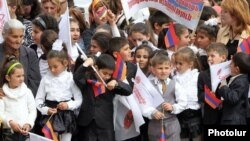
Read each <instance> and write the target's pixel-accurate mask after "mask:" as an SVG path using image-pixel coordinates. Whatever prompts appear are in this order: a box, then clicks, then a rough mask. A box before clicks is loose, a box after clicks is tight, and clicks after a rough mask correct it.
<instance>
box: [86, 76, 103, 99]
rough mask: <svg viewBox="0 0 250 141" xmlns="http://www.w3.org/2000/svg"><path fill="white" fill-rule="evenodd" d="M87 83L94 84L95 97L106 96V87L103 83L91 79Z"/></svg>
mask: <svg viewBox="0 0 250 141" xmlns="http://www.w3.org/2000/svg"><path fill="white" fill-rule="evenodd" d="M87 82H88V83H90V84H92V89H93V91H94V95H95V97H97V96H99V95H101V94H104V93H105V92H106V89H105V86H104V85H103V84H102V83H101V82H98V81H96V80H91V79H88V80H87Z"/></svg>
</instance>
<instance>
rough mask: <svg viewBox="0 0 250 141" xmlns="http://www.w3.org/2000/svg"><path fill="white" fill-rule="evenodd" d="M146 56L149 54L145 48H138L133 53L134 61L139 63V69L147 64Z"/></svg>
mask: <svg viewBox="0 0 250 141" xmlns="http://www.w3.org/2000/svg"><path fill="white" fill-rule="evenodd" d="M148 58H149V54H148V51H146V50H145V49H138V50H137V51H136V54H135V61H136V63H139V66H140V68H141V69H144V68H146V67H147V66H148Z"/></svg>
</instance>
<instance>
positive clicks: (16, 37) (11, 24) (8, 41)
mask: <svg viewBox="0 0 250 141" xmlns="http://www.w3.org/2000/svg"><path fill="white" fill-rule="evenodd" d="M24 30H25V26H24V25H23V24H22V23H21V22H20V21H18V20H16V19H11V20H9V21H7V22H5V24H4V27H3V31H2V36H3V39H4V41H3V43H1V44H0V66H2V65H3V62H4V60H5V59H6V57H7V56H9V55H14V56H15V57H16V58H17V59H18V61H20V63H21V64H22V65H23V68H24V72H25V76H24V82H25V84H26V85H27V86H28V87H29V88H30V89H31V91H32V93H33V95H34V96H35V94H36V92H37V89H38V86H39V83H40V80H41V76H40V73H39V66H38V58H37V56H36V53H35V52H34V50H32V49H30V48H27V47H24V46H23V45H22V41H23V37H24Z"/></svg>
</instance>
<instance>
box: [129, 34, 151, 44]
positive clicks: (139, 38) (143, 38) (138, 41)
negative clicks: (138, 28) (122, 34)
mask: <svg viewBox="0 0 250 141" xmlns="http://www.w3.org/2000/svg"><path fill="white" fill-rule="evenodd" d="M149 38H150V37H149V36H147V35H144V34H142V33H140V32H132V33H131V39H132V42H133V44H134V45H135V46H139V45H140V44H141V43H142V41H148V40H149Z"/></svg>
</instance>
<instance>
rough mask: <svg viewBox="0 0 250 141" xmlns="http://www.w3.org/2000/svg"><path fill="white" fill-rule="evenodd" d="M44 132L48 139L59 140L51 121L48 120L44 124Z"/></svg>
mask: <svg viewBox="0 0 250 141" xmlns="http://www.w3.org/2000/svg"><path fill="white" fill-rule="evenodd" d="M42 132H43V133H44V135H45V137H47V138H48V139H52V140H54V141H58V138H57V136H56V134H55V132H54V130H53V128H52V125H51V123H50V121H49V120H48V121H47V122H46V124H45V125H44V126H43V128H42Z"/></svg>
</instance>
